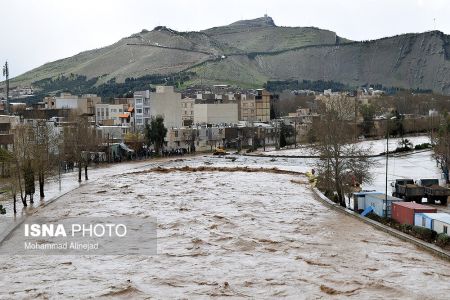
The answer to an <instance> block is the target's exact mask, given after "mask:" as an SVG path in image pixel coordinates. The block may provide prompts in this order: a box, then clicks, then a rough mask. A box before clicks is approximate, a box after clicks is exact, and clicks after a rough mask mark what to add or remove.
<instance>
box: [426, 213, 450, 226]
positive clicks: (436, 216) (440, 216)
mask: <svg viewBox="0 0 450 300" xmlns="http://www.w3.org/2000/svg"><path fill="white" fill-rule="evenodd" d="M422 215H424V216H426V217H428V218H430V219H433V220H438V221H441V222H444V223H447V224H450V215H449V214H447V213H423V214H422Z"/></svg>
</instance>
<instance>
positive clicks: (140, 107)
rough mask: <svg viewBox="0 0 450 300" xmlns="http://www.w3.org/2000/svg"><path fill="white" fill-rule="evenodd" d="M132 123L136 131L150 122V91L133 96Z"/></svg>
mask: <svg viewBox="0 0 450 300" xmlns="http://www.w3.org/2000/svg"><path fill="white" fill-rule="evenodd" d="M133 99H134V103H133V107H134V118H135V120H134V122H135V124H136V127H137V128H138V129H141V128H143V127H144V125H145V124H147V123H148V122H149V121H150V117H151V115H150V91H149V90H146V91H138V92H134V94H133Z"/></svg>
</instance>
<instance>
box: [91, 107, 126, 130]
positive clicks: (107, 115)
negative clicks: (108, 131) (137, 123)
mask: <svg viewBox="0 0 450 300" xmlns="http://www.w3.org/2000/svg"><path fill="white" fill-rule="evenodd" d="M123 113H124V105H123V104H104V103H101V104H96V105H95V123H96V124H101V125H120V124H121V121H120V118H119V116H120V115H121V114H123Z"/></svg>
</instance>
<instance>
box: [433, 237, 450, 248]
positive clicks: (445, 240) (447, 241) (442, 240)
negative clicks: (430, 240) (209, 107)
mask: <svg viewBox="0 0 450 300" xmlns="http://www.w3.org/2000/svg"><path fill="white" fill-rule="evenodd" d="M436 245H438V246H439V247H442V248H444V247H446V246H448V245H450V237H449V236H448V235H446V234H445V233H439V234H438V236H437V239H436Z"/></svg>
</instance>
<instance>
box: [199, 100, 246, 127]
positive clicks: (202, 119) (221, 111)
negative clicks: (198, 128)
mask: <svg viewBox="0 0 450 300" xmlns="http://www.w3.org/2000/svg"><path fill="white" fill-rule="evenodd" d="M237 122H238V104H237V103H231V102H229V103H221V102H218V101H216V102H214V103H203V101H200V100H196V103H195V105H194V124H236V123H237Z"/></svg>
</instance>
